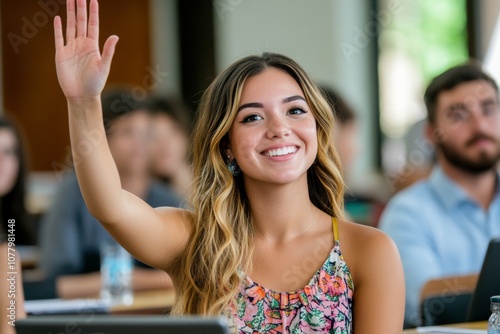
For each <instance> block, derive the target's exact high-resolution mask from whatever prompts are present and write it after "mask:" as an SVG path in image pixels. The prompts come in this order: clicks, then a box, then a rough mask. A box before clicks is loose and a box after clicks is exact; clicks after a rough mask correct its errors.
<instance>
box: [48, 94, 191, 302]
mask: <svg viewBox="0 0 500 334" xmlns="http://www.w3.org/2000/svg"><path fill="white" fill-rule="evenodd" d="M141 103H142V101H139V100H138V99H135V98H134V96H133V95H132V94H131V93H130V90H127V89H113V90H110V91H108V92H107V94H104V95H103V97H102V108H103V120H104V126H105V130H106V138H107V140H108V143H109V150H110V151H111V154H112V156H113V159H114V161H115V163H116V166H117V169H118V172H119V174H120V181H121V184H122V187H123V188H124V189H126V190H127V191H128V192H129V193H130V194H132V195H134V196H137V197H140V198H142V199H143V200H144V201H146V202H147V203H148V204H150V205H153V206H164V205H169V206H174V207H178V206H180V204H181V199H180V198H179V196H177V195H176V194H175V192H174V191H173V190H172V189H171V188H169V187H167V186H165V185H163V184H161V183H159V182H158V181H155V180H154V177H153V176H152V175H151V173H150V170H149V169H150V165H151V144H152V141H151V126H152V123H151V121H152V119H151V113H150V112H149V111H147V110H146V109H145V108H144V107H143V106H142V104H141ZM92 140H99V138H98V137H97V136H96V138H93V139H92ZM92 140H90V142H91V141H92ZM82 154H84V152H82ZM73 158H74V163H75V164H77V163H79V160H78V159H79V157H73ZM141 223H145V222H140V221H138V222H137V224H141ZM41 229H42V233H41V235H40V247H41V258H40V267H41V269H42V270H43V272H44V274H45V275H46V277H47V279H48V280H49V281H51V282H55V283H56V286H55V289H56V290H55V291H56V294H57V295H58V296H59V297H63V298H71V297H73V298H75V297H81V296H93V295H96V294H98V291H99V289H100V272H99V270H100V247H101V246H102V245H105V244H113V243H116V241H115V240H114V239H113V238H112V237H111V235H110V234H109V233H108V232H107V231H106V230H105V229H104V228H103V226H102V225H101V224H100V223H99V222H98V221H97V219H95V218H94V217H93V216H92V214H91V213H90V212H89V211H88V209H87V207H86V206H85V202H84V199H83V196H82V193H81V191H80V187H79V184H78V180H77V178H76V175H75V174H74V173H72V174H71V175H68V176H66V178H65V179H64V180H63V182H62V183H61V184H60V186H59V189H58V191H57V192H56V195H55V196H54V201H53V205H52V206H51V208H50V209H49V210H48V212H47V213H46V214H45V216H44V217H43V219H42V222H41ZM132 285H133V288H134V289H135V290H141V289H145V288H155V287H156V288H164V287H165V286H171V281H170V279H169V278H168V276H167V275H166V274H165V273H164V272H161V271H157V270H152V269H150V268H148V267H147V266H146V265H144V264H141V263H139V262H138V261H136V265H135V269H134V273H133V282H132Z"/></svg>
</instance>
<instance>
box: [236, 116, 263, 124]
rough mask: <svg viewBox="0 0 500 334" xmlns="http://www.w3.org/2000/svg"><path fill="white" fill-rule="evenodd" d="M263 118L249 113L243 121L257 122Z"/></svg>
mask: <svg viewBox="0 0 500 334" xmlns="http://www.w3.org/2000/svg"><path fill="white" fill-rule="evenodd" d="M261 119H262V117H260V116H259V115H248V116H247V117H245V118H243V121H241V123H248V122H255V121H259V120H261Z"/></svg>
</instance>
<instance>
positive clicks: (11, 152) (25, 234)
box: [0, 118, 33, 334]
mask: <svg viewBox="0 0 500 334" xmlns="http://www.w3.org/2000/svg"><path fill="white" fill-rule="evenodd" d="M25 180H26V158H25V155H24V151H23V144H22V140H21V135H20V133H19V131H18V129H17V128H16V127H15V126H14V124H13V123H12V122H10V121H8V120H7V119H5V118H0V203H1V211H0V218H1V225H0V273H1V275H0V279H1V281H2V283H1V284H0V309H1V310H2V311H1V312H0V333H3V334H15V332H16V331H15V327H14V326H13V324H15V320H18V319H22V318H24V317H25V316H26V313H25V311H24V295H23V286H22V277H21V276H22V274H21V264H20V260H21V259H20V258H19V256H17V249H16V245H21V244H31V243H32V242H33V230H30V229H29V226H28V225H27V224H28V221H29V219H28V217H29V214H28V212H27V210H26V206H25V193H26V189H25ZM9 234H10V235H11V236H9ZM9 241H10V243H9ZM12 259H15V260H14V261H12ZM11 266H13V267H11ZM12 272H15V273H16V274H15V275H12V274H11V273H12Z"/></svg>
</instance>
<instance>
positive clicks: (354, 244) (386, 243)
mask: <svg viewBox="0 0 500 334" xmlns="http://www.w3.org/2000/svg"><path fill="white" fill-rule="evenodd" d="M342 226H344V227H345V228H344V229H341V230H340V236H341V245H342V250H343V252H344V257H345V258H346V263H347V266H348V267H349V269H350V271H351V274H352V276H353V280H354V298H353V329H354V332H355V333H356V334H364V333H367V334H377V333H380V334H392V333H393V334H399V333H401V331H402V330H403V318H404V309H405V283H404V274H403V266H402V264H401V259H400V257H399V252H398V250H397V248H396V245H395V244H394V242H393V241H392V240H391V239H390V238H389V237H388V236H387V235H385V234H384V233H383V232H381V231H380V230H377V229H375V228H371V227H367V226H361V225H359V224H354V223H345V224H342ZM343 237H345V238H347V239H344V238H343Z"/></svg>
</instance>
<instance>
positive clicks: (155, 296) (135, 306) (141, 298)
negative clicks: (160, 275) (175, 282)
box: [109, 289, 175, 314]
mask: <svg viewBox="0 0 500 334" xmlns="http://www.w3.org/2000/svg"><path fill="white" fill-rule="evenodd" d="M174 300H175V291H174V290H173V289H161V290H149V291H139V292H134V301H133V302H132V304H131V305H115V306H113V307H111V309H110V310H109V313H111V314H168V313H169V312H170V310H171V309H172V306H173V305H174Z"/></svg>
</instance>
